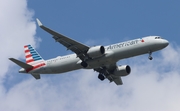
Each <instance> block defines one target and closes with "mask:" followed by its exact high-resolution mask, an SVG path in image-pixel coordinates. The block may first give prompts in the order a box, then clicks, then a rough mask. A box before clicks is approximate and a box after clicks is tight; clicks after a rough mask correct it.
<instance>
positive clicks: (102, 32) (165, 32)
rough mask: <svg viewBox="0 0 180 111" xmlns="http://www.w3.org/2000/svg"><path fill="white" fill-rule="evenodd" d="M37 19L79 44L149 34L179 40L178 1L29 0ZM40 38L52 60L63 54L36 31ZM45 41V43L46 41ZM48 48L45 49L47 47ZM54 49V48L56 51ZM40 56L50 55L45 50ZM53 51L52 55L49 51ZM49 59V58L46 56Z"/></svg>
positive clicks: (42, 33) (61, 50)
mask: <svg viewBox="0 0 180 111" xmlns="http://www.w3.org/2000/svg"><path fill="white" fill-rule="evenodd" d="M28 6H29V8H31V9H32V10H34V12H35V15H34V17H33V18H39V19H40V20H41V21H42V22H43V23H44V24H45V25H47V26H48V27H50V28H52V29H54V30H56V31H58V32H60V33H62V34H64V35H67V36H69V37H71V38H73V39H75V40H78V41H80V42H82V43H86V42H87V41H94V42H93V43H94V44H90V45H97V44H101V43H102V41H104V44H105V45H107V44H110V43H116V42H119V41H124V40H126V39H134V38H139V37H144V36H148V35H160V36H162V37H164V38H166V39H168V40H169V41H178V40H179V39H178V38H179V37H178V36H180V25H179V24H178V22H179V20H180V14H179V13H178V12H179V10H180V8H179V2H178V1H155V0H151V1H143V0H139V1H123V0H116V1H113V2H112V1H107V0H106V1H104V0H99V1H95V0H93V1H43V2H42V1H34V0H31V1H28ZM36 35H37V36H38V37H41V39H42V43H41V44H40V45H41V47H40V48H47V50H48V51H50V53H52V54H51V57H53V56H56V55H57V53H56V52H55V51H54V50H51V49H52V48H55V47H58V51H57V52H59V54H60V55H64V54H66V52H65V51H64V48H63V47H62V46H60V45H59V44H58V43H56V44H55V43H54V41H53V40H52V39H51V36H50V35H49V34H47V33H46V32H44V31H43V30H41V29H40V28H37V34H36ZM47 41H48V42H47ZM47 46H48V47H47ZM56 49H57V48H56ZM39 51H40V52H41V51H42V52H41V53H42V55H44V56H45V58H46V55H47V56H49V54H47V53H45V52H44V50H42V49H41V50H39ZM51 51H52V52H51ZM47 58H49V57H47Z"/></svg>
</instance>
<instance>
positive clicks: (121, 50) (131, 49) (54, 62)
mask: <svg viewBox="0 0 180 111" xmlns="http://www.w3.org/2000/svg"><path fill="white" fill-rule="evenodd" d="M155 37H157V36H149V37H144V38H142V39H135V40H130V41H126V42H121V43H117V44H112V45H108V46H105V54H104V55H102V56H100V57H98V58H94V59H92V60H88V61H86V62H87V64H88V67H87V68H86V69H93V68H98V67H102V66H107V65H110V64H113V63H116V62H117V61H119V60H121V59H125V58H129V57H133V56H137V55H142V54H146V53H149V52H154V51H157V50H160V49H163V48H165V47H166V46H167V45H168V41H167V40H165V39H155ZM81 62H82V61H81V59H79V58H78V57H77V55H76V54H70V55H66V56H58V57H56V58H53V59H49V60H46V61H45V64H46V65H45V66H43V67H40V68H38V69H35V70H32V71H30V72H28V73H39V74H58V73H64V72H68V71H72V70H77V69H81V68H83V67H82V66H81Z"/></svg>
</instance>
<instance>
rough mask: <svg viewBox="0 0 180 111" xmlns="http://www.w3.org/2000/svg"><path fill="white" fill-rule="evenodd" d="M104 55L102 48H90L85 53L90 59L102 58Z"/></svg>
mask: <svg viewBox="0 0 180 111" xmlns="http://www.w3.org/2000/svg"><path fill="white" fill-rule="evenodd" d="M104 53H105V48H104V46H95V47H91V48H90V49H89V50H88V52H87V54H88V55H89V56H90V57H92V58H96V57H99V56H102V55H103V54H104Z"/></svg>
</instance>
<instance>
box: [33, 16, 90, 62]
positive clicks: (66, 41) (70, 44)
mask: <svg viewBox="0 0 180 111" xmlns="http://www.w3.org/2000/svg"><path fill="white" fill-rule="evenodd" d="M36 20H37V23H38V25H39V26H40V27H41V28H42V29H43V30H45V31H46V32H48V33H50V34H51V35H53V38H54V39H55V40H56V41H57V42H59V43H60V44H62V45H64V46H65V47H66V48H67V49H68V50H71V51H73V52H74V53H76V54H77V57H79V58H80V59H81V60H83V59H84V58H85V56H87V55H86V52H87V51H88V49H89V48H90V47H89V46H86V45H84V44H82V43H79V42H77V41H75V40H73V39H71V38H68V37H66V36H64V35H62V34H59V33H57V32H55V31H53V30H51V29H50V28H48V27H46V26H44V25H43V24H42V23H41V22H40V20H39V19H36Z"/></svg>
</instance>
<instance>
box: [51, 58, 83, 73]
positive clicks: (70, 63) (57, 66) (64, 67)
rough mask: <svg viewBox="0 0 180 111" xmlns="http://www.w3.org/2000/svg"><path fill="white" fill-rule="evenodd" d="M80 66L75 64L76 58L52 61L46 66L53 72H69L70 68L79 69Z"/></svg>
mask: <svg viewBox="0 0 180 111" xmlns="http://www.w3.org/2000/svg"><path fill="white" fill-rule="evenodd" d="M80 68H82V66H81V65H80V64H77V60H76V59H75V60H73V59H72V60H62V61H59V62H56V63H52V64H51V65H49V66H48V69H50V70H51V71H52V73H54V74H58V73H64V72H69V71H72V70H76V69H80Z"/></svg>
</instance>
